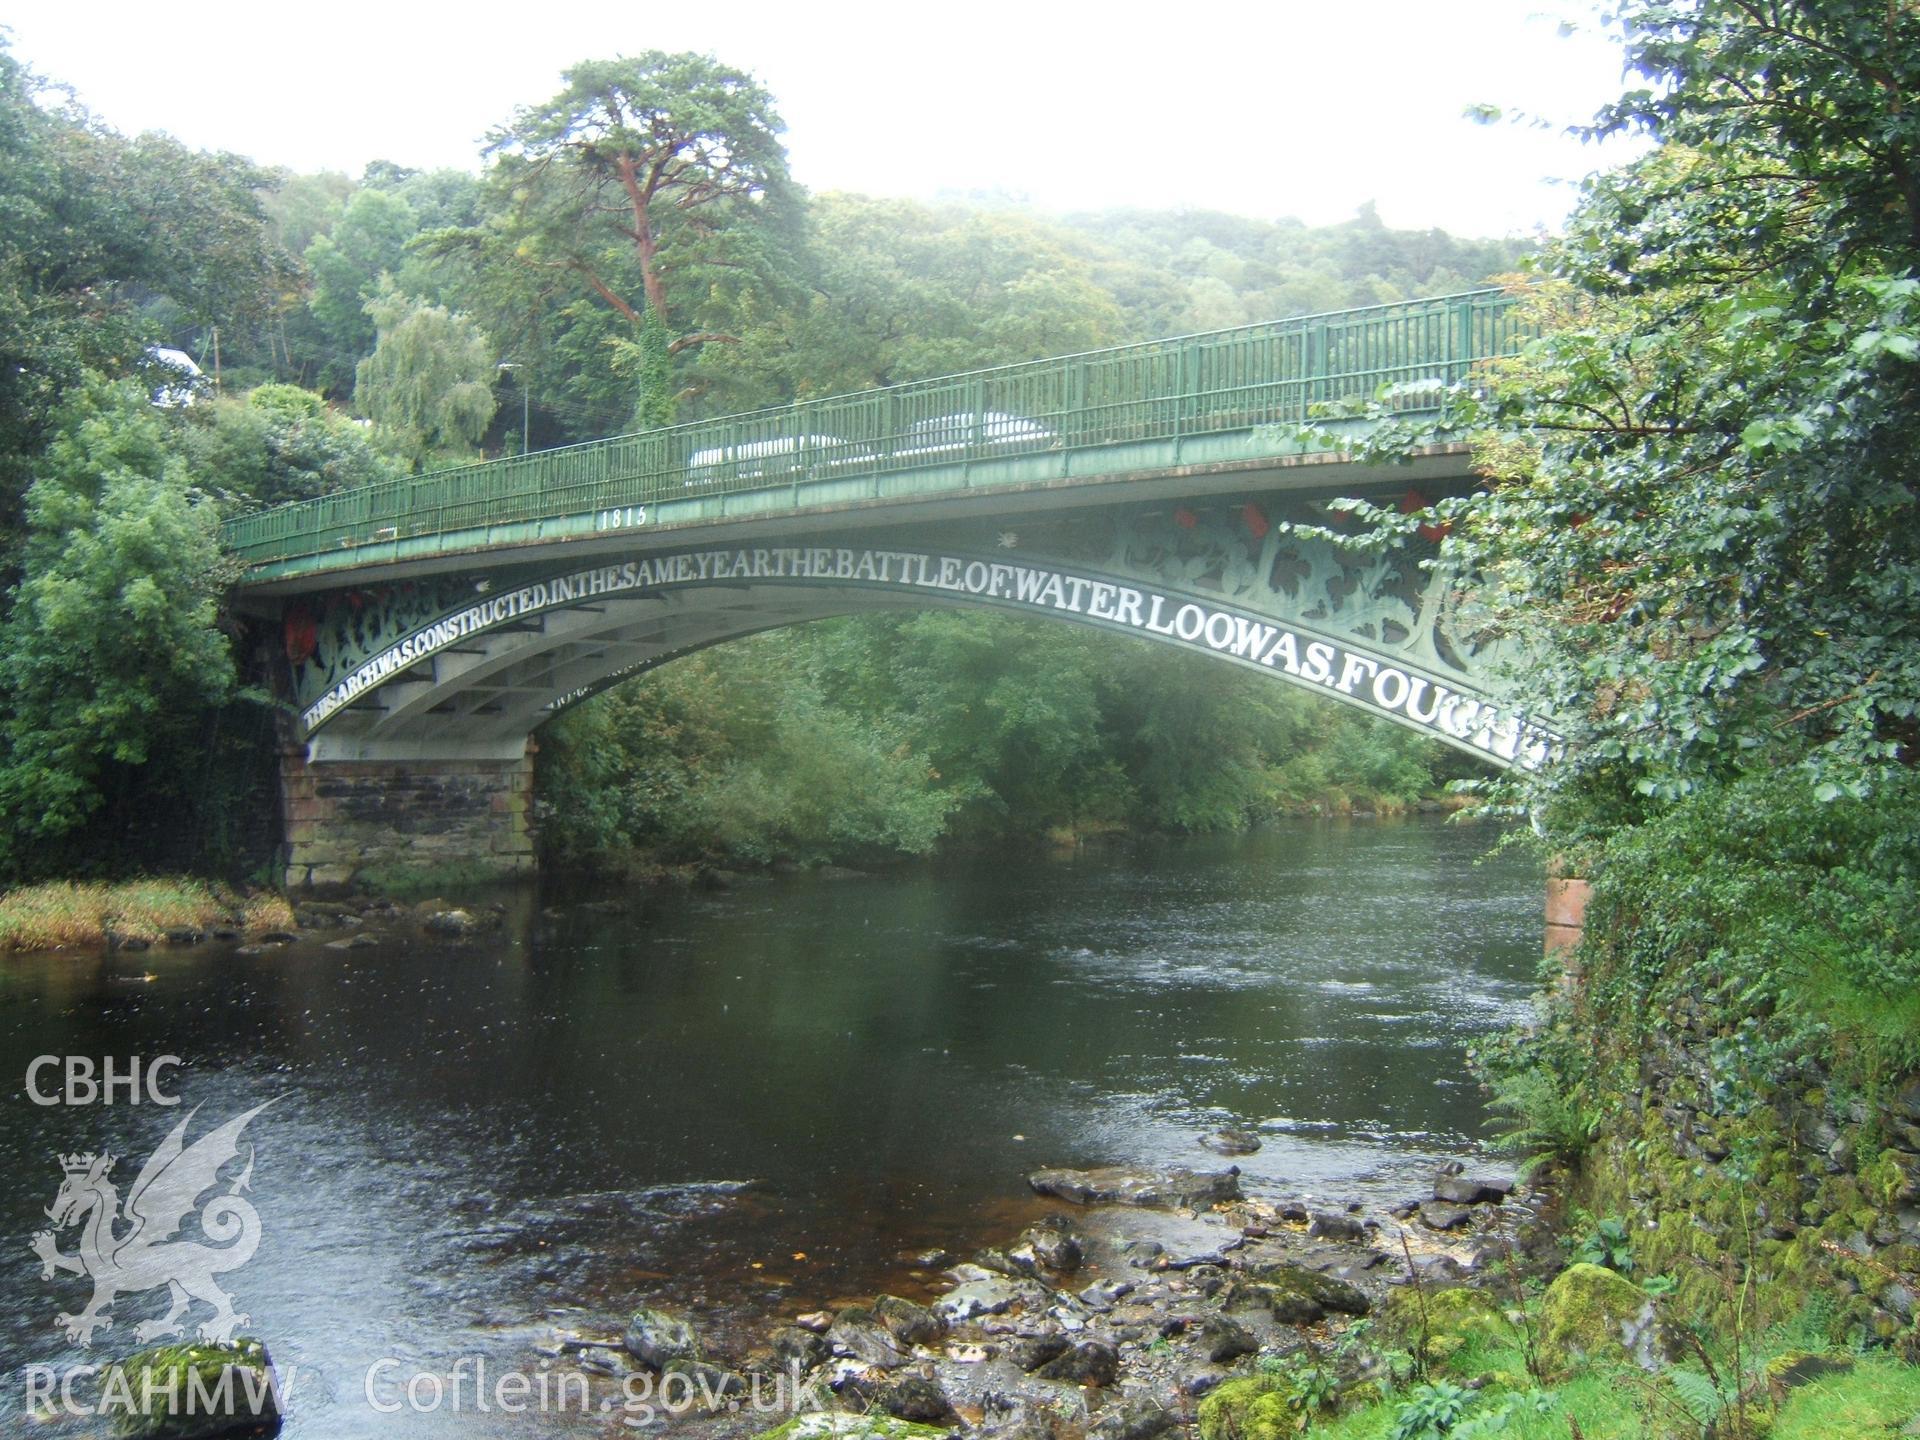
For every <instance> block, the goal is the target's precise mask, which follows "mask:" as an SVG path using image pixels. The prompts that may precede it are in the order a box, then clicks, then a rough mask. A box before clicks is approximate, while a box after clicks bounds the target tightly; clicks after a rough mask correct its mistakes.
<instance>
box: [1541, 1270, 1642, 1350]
mask: <svg viewBox="0 0 1920 1440" xmlns="http://www.w3.org/2000/svg"><path fill="white" fill-rule="evenodd" d="M1657 1330H1658V1324H1657V1322H1656V1321H1655V1319H1654V1313H1653V1301H1652V1300H1651V1299H1649V1298H1648V1297H1647V1294H1646V1292H1645V1291H1643V1290H1642V1289H1640V1287H1639V1286H1637V1285H1635V1284H1634V1283H1633V1282H1632V1281H1631V1280H1629V1279H1627V1278H1626V1277H1625V1276H1624V1275H1619V1274H1616V1273H1615V1272H1614V1271H1612V1270H1607V1269H1604V1268H1603V1267H1601V1266H1599V1265H1587V1264H1579V1265H1570V1266H1568V1267H1567V1269H1566V1270H1564V1271H1562V1272H1561V1274H1560V1277H1559V1278H1558V1279H1556V1280H1555V1281H1554V1282H1553V1284H1551V1285H1549V1286H1548V1287H1547V1293H1546V1294H1545V1295H1544V1296H1542V1297H1541V1300H1540V1363H1541V1365H1542V1366H1543V1367H1544V1368H1545V1370H1546V1371H1547V1373H1548V1374H1550V1375H1567V1374H1571V1373H1572V1371H1573V1370H1574V1368H1575V1367H1576V1366H1577V1365H1578V1364H1579V1362H1581V1361H1583V1360H1604V1359H1609V1358H1618V1359H1632V1360H1633V1361H1634V1362H1635V1363H1636V1364H1638V1365H1640V1366H1641V1367H1643V1368H1645V1369H1649V1370H1650V1369H1653V1368H1654V1367H1655V1365H1656V1364H1657V1361H1658V1353H1657V1347H1656V1345H1655V1335H1656V1333H1657Z"/></svg>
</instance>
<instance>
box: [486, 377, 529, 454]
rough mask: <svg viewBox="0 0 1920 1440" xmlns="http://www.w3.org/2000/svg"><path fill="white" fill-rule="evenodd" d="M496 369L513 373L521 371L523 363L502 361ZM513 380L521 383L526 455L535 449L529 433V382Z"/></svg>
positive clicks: (522, 436)
mask: <svg viewBox="0 0 1920 1440" xmlns="http://www.w3.org/2000/svg"><path fill="white" fill-rule="evenodd" d="M494 368H495V369H498V370H506V371H509V372H511V371H514V370H518V369H520V368H521V362H520V361H518V360H502V361H501V362H500V363H499V364H498V365H497V366H495V367H494ZM513 378H514V379H515V380H518V381H519V383H520V453H521V454H522V455H525V454H526V453H527V452H528V451H529V450H531V449H532V448H533V437H532V436H531V435H529V434H528V433H527V421H528V417H529V414H530V413H531V412H530V408H529V405H528V402H527V382H526V381H524V380H521V379H520V377H519V376H518V375H515V376H514V377H513Z"/></svg>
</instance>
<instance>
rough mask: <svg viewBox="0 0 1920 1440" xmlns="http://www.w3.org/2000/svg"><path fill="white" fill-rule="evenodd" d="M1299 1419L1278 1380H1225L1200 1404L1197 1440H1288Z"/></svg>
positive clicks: (1296, 1428) (1256, 1378) (1272, 1378)
mask: <svg viewBox="0 0 1920 1440" xmlns="http://www.w3.org/2000/svg"><path fill="white" fill-rule="evenodd" d="M1299 1429H1300V1415H1299V1412H1298V1411H1297V1410H1295V1409H1294V1408H1293V1406H1292V1404H1291V1402H1290V1400H1289V1398H1288V1395H1287V1392H1286V1390H1285V1388H1284V1387H1283V1386H1282V1385H1281V1384H1280V1382H1279V1380H1278V1379H1276V1378H1275V1377H1273V1376H1270V1375H1253V1376H1249V1377H1247V1378H1246V1379H1242V1380H1229V1381H1227V1382H1226V1383H1225V1384H1224V1385H1221V1386H1219V1387H1218V1388H1217V1389H1215V1390H1214V1391H1213V1392H1212V1393H1211V1394H1209V1395H1208V1396H1207V1397H1206V1398H1205V1399H1204V1400H1202V1401H1201V1402H1200V1440H1289V1437H1291V1436H1293V1435H1295V1434H1297V1433H1298V1432H1299Z"/></svg>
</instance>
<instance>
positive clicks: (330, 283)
mask: <svg viewBox="0 0 1920 1440" xmlns="http://www.w3.org/2000/svg"><path fill="white" fill-rule="evenodd" d="M418 228H419V221H418V219H417V218H416V217H415V215H414V213H413V207H412V206H411V205H409V204H407V202H406V201H405V200H402V199H401V198H400V197H399V196H398V195H393V194H389V193H388V192H386V191H384V190H367V189H362V190H359V191H357V192H355V194H354V196H353V198H352V199H351V200H349V201H348V202H347V204H346V208H345V210H344V211H342V213H341V215H340V218H339V219H338V220H336V221H335V222H334V223H333V225H332V227H331V228H330V229H329V230H328V231H327V233H326V234H324V235H318V236H315V237H314V240H313V243H312V244H310V245H308V246H307V251H306V257H305V258H306V262H307V271H308V274H309V275H310V276H311V277H312V278H311V283H312V289H311V291H310V293H309V294H308V296H307V308H308V309H310V310H311V311H313V314H314V317H315V318H316V319H317V320H318V321H319V322H320V328H321V333H322V334H323V335H324V336H325V338H326V340H327V342H328V343H329V344H330V345H331V347H332V348H333V350H334V351H335V353H336V355H337V356H338V357H339V358H338V361H337V362H336V363H340V364H343V365H344V366H345V367H349V368H350V367H351V366H352V365H353V364H355V363H356V362H358V361H359V360H360V359H361V358H362V357H363V356H365V355H366V354H367V353H368V352H369V351H371V350H372V349H373V344H374V340H375V338H376V335H375V331H374V323H373V316H372V314H371V313H370V312H369V311H368V309H367V302H368V301H369V300H371V299H373V298H374V295H375V294H376V293H377V292H378V290H379V287H380V280H381V277H382V276H388V277H391V276H393V275H395V274H396V273H397V272H398V271H399V269H400V262H401V260H402V258H403V257H404V256H405V253H406V244H407V241H409V240H411V239H412V238H413V236H414V233H415V231H416V230H417V229H418Z"/></svg>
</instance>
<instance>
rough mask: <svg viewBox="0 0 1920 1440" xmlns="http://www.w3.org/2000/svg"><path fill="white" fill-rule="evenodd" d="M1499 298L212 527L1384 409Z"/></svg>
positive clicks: (1443, 357)
mask: <svg viewBox="0 0 1920 1440" xmlns="http://www.w3.org/2000/svg"><path fill="white" fill-rule="evenodd" d="M1514 305H1515V297H1513V296H1512V295H1510V294H1509V293H1507V292H1505V291H1502V290H1477V291H1472V292H1469V293H1467V294H1462V295H1449V296H1443V297H1440V298H1437V299H1432V300H1417V301H1409V302H1406V303H1402V304H1394V305H1375V306H1370V307H1368V308H1366V309H1360V310H1343V311H1337V312H1334V313H1330V314H1324V315H1306V316H1301V317H1299V318H1296V319H1291V320H1280V321H1275V322H1271V323H1268V324H1263V325H1246V326H1241V327H1239V328H1236V329H1232V330H1217V331H1213V332H1210V333H1207V334H1201V335H1186V336H1180V337H1177V338H1175V339H1170V340H1154V341H1147V342H1144V343H1141V344H1135V345H1123V346H1119V347H1116V348H1114V349H1110V350H1095V351H1090V352H1087V353H1085V354H1080V355H1069V356H1064V357H1061V358H1057V359H1051V360H1035V361H1029V362H1026V363H1024V364H1019V365H1003V366H1000V367H998V368H996V369H991V370H976V371H973V372H971V373H970V374H965V375H951V376H945V377H942V378H940V379H935V380H918V381H913V382H911V383H909V384H905V385H895V386H891V387H889V388H887V389H884V390H866V391H861V392H858V393H856V394H851V395H840V396H834V397H832V398H829V399H823V400H802V401H798V402H796V403H794V404H791V405H783V406H780V407H778V408H776V409H771V410H761V411H756V412H753V413H750V414H745V415H729V416H726V417H724V418H722V419H718V420H703V421H697V422H695V423H692V424H687V425H673V426H668V427H666V428H665V429H660V430H648V431H643V432H641V433H639V434H634V435H616V436H614V437H612V438H611V439H606V440H593V441H588V442H586V443H584V444H580V445H568V446H564V447H562V448H560V449H557V450H542V451H536V452H535V453H533V454H530V455H523V456H515V457H511V458H508V459H504V460H489V461H484V462H481V463H478V464H473V465H466V466H462V467H460V468H458V469H453V470H439V471H434V472H432V473H431V474H426V475H415V476H409V477H407V478H406V479H402V480H390V481H382V482H380V483H379V484H375V485H366V486H362V487H360V488H359V489H356V490H347V491H342V492H341V493H339V494H337V495H325V496H321V497H320V498H318V499H314V500H302V501H296V502H294V503H292V504H287V505H280V506H276V507H274V508H273V509H270V510H261V511H257V512H255V513H253V514H250V515H243V516H240V517H238V518H236V519H233V520H230V521H228V522H227V523H226V525H225V526H224V527H223V533H224V536H225V538H226V541H227V543H228V545H229V546H231V547H232V549H233V550H234V551H235V552H236V553H237V554H238V555H239V556H240V558H241V559H243V560H244V561H246V562H247V563H248V564H249V565H255V566H259V565H267V564H271V563H273V562H277V561H287V560H295V559H300V558H302V557H311V556H318V555H327V554H333V553H338V552H342V551H345V552H347V553H346V554H344V555H342V556H341V558H342V559H343V560H345V561H348V562H349V563H350V561H351V558H352V557H351V552H352V551H353V550H354V549H357V548H358V547H360V546H364V545H369V544H378V543H381V542H388V541H396V540H405V539H408V538H411V537H417V536H435V535H448V534H452V533H455V532H465V531H476V530H486V529H489V528H491V527H496V526H504V525H514V524H521V523H524V522H529V521H542V520H552V519H558V518H562V517H568V516H577V515H584V514H594V513H602V514H604V513H607V512H618V511H623V510H628V509H632V508H635V507H641V506H655V505H659V504H662V503H664V502H666V501H670V500H680V499H686V498H690V497H694V496H703V495H712V494H728V493H735V492H741V491H766V492H772V494H771V495H770V499H773V500H777V495H778V492H781V491H786V492H788V493H789V494H790V495H791V496H792V499H793V503H794V504H796V505H797V504H799V503H802V501H801V491H800V485H801V483H802V482H803V481H807V482H810V481H814V480H818V479H831V478H838V477H848V478H854V477H865V476H872V477H880V476H885V475H889V474H897V473H900V472H905V471H913V470H922V469H925V470H937V469H940V468H941V467H954V468H956V469H958V470H961V471H964V470H965V469H966V468H967V467H968V466H970V465H971V464H972V463H973V462H976V461H980V460H984V459H997V458H1001V457H1007V456H1018V455H1022V454H1028V453H1034V452H1049V451H1060V450H1069V451H1078V450H1088V449H1094V448H1097V447H1101V446H1121V445H1125V444H1127V443H1129V442H1139V441H1164V440H1169V439H1171V440H1181V439H1183V438H1185V437H1189V436H1201V435H1209V434H1219V433H1221V432H1226V431H1235V430H1249V429H1252V428H1254V427H1256V426H1268V425H1298V424H1300V423H1303V422H1305V421H1306V420H1307V419H1308V418H1309V415H1310V413H1311V410H1312V407H1313V406H1315V405H1320V404H1324V403H1327V402H1331V401H1340V400H1352V399H1365V398H1367V397H1369V396H1372V395H1374V394H1376V393H1377V392H1378V391H1379V390H1380V388H1381V387H1382V386H1392V387H1396V388H1395V389H1394V390H1393V391H1392V392H1390V393H1391V396H1392V398H1391V399H1390V402H1389V403H1390V404H1391V405H1392V406H1393V407H1394V408H1396V409H1400V410H1406V411H1417V410H1421V409H1424V408H1429V407H1431V406H1432V405H1433V404H1434V403H1435V402H1436V401H1437V398H1438V394H1439V390H1440V387H1441V386H1443V385H1447V384H1452V383H1454V382H1457V381H1460V380H1462V379H1464V378H1465V377H1466V376H1467V375H1468V374H1469V373H1470V371H1471V370H1472V368H1473V367H1474V366H1475V365H1476V364H1478V363H1480V362H1483V361H1485V360H1488V359H1490V358H1493V357H1495V356H1498V355H1503V354H1506V353H1509V352H1510V351H1511V350H1512V349H1513V348H1514V347H1515V345H1516V344H1517V343H1518V342H1519V341H1520V340H1521V339H1523V338H1524V332H1523V329H1522V326H1521V325H1520V323H1519V318H1518V316H1517V315H1516V313H1515V310H1514ZM954 483H955V484H956V485H958V484H963V483H964V484H971V485H977V484H979V483H981V482H980V481H979V480H977V479H973V478H971V477H968V478H965V479H961V480H956V481H955V482H954ZM988 483H991V482H988ZM936 488H944V487H936Z"/></svg>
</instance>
